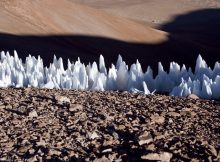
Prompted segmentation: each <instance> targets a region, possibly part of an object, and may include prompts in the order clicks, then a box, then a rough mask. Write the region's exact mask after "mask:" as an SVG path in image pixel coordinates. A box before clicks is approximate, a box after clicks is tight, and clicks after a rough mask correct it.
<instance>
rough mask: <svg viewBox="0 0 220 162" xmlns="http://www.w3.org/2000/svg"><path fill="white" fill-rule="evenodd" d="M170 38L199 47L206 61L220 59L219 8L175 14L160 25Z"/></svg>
mask: <svg viewBox="0 0 220 162" xmlns="http://www.w3.org/2000/svg"><path fill="white" fill-rule="evenodd" d="M159 29H161V30H163V31H166V32H169V33H170V39H176V40H181V41H184V42H187V43H189V44H191V45H192V46H193V47H194V46H196V47H197V48H199V51H198V52H200V53H201V54H202V55H203V56H204V58H205V59H206V60H208V62H212V63H213V61H215V60H216V61H219V59H220V40H219V38H220V9H203V10H197V11H193V12H189V13H187V14H184V15H177V16H176V17H174V18H173V19H172V20H171V21H170V22H168V23H166V24H163V25H161V26H160V28H159ZM212 57H213V58H212Z"/></svg>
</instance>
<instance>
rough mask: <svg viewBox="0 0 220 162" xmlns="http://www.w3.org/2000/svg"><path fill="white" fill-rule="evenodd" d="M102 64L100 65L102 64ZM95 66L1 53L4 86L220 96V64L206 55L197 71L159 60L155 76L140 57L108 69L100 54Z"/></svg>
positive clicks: (0, 83) (0, 81)
mask: <svg viewBox="0 0 220 162" xmlns="http://www.w3.org/2000/svg"><path fill="white" fill-rule="evenodd" d="M98 65H99V66H98ZM98 65H97V63H96V62H94V63H93V64H92V65H91V64H88V65H85V64H83V63H81V61H80V59H79V58H78V60H77V61H76V62H71V61H70V60H68V63H67V69H64V65H63V60H62V58H59V59H57V58H56V56H54V59H53V63H51V64H50V65H49V67H45V66H44V65H43V60H42V59H41V58H40V56H38V57H37V58H35V57H33V56H31V55H29V56H28V57H27V58H26V60H25V62H24V63H23V62H22V60H21V59H20V58H19V57H18V54H17V52H16V51H14V56H11V55H10V54H9V52H6V53H5V52H4V51H2V52H1V59H0V87H10V86H13V87H39V88H49V89H53V88H56V89H79V90H98V91H104V90H121V91H131V92H141V93H144V94H152V93H154V92H167V93H169V94H170V95H171V96H188V95H190V94H195V95H197V96H199V97H201V98H206V99H219V98H220V63H219V62H216V63H215V66H214V68H213V69H211V68H210V67H208V65H207V63H206V62H205V60H203V58H202V56H201V55H199V56H198V58H197V61H196V66H195V72H194V73H193V72H192V70H191V68H189V69H188V70H187V68H186V66H185V65H183V66H182V67H181V66H180V65H179V64H177V63H175V62H171V63H170V69H169V71H168V72H166V71H165V70H164V68H163V65H162V63H160V62H159V63H158V74H157V75H156V77H155V78H154V77H153V71H152V69H151V68H150V66H149V67H148V68H147V71H146V72H143V70H142V67H141V64H140V63H139V61H138V60H137V61H136V63H134V64H132V65H131V67H130V68H129V67H128V65H127V64H126V63H125V62H124V61H123V59H122V57H121V56H120V55H119V56H118V60H117V62H116V65H113V64H112V66H111V67H110V68H109V69H108V70H107V68H106V66H105V60H104V57H103V56H102V55H100V59H99V64H98Z"/></svg>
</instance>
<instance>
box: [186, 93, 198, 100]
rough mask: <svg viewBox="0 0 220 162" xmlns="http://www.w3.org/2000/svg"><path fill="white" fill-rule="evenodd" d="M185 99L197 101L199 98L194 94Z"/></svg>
mask: <svg viewBox="0 0 220 162" xmlns="http://www.w3.org/2000/svg"><path fill="white" fill-rule="evenodd" d="M187 98H191V99H199V97H198V96H197V95H195V94H190V95H188V96H187Z"/></svg>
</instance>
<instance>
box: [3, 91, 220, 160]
mask: <svg viewBox="0 0 220 162" xmlns="http://www.w3.org/2000/svg"><path fill="white" fill-rule="evenodd" d="M219 110H220V103H219V102H216V101H208V100H200V99H195V98H193V97H191V98H179V97H169V96H163V95H148V96H145V95H142V94H131V93H128V92H89V91H75V90H68V91H67V90H48V89H34V88H26V89H14V88H5V89H0V161H78V162H79V161H82V162H83V161H94V162H108V161H149V160H155V161H202V160H203V161H219V160H220V134H219V132H220V131H219V129H220V118H219Z"/></svg>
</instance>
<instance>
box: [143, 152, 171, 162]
mask: <svg viewBox="0 0 220 162" xmlns="http://www.w3.org/2000/svg"><path fill="white" fill-rule="evenodd" d="M172 156H173V155H172V154H171V153H169V152H162V153H150V154H147V155H144V156H141V159H144V160H158V161H163V162H169V161H170V159H171V158H172Z"/></svg>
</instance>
